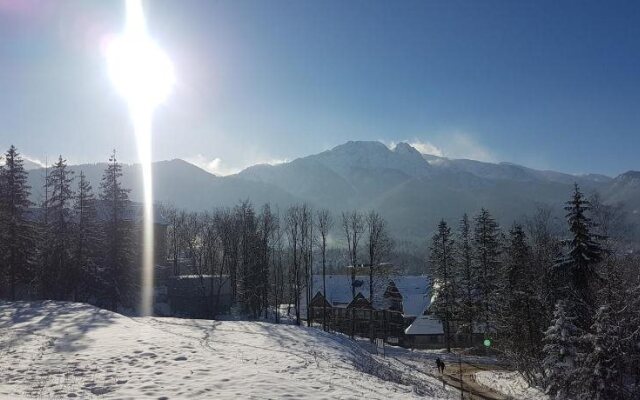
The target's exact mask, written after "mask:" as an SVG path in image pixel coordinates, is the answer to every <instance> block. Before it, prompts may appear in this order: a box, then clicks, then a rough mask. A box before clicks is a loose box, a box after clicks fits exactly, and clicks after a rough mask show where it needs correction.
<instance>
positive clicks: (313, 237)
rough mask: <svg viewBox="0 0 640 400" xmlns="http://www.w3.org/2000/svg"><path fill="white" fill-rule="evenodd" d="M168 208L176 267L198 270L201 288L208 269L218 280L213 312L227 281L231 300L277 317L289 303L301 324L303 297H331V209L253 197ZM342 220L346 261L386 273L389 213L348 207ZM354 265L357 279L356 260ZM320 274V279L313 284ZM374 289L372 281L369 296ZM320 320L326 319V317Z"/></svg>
mask: <svg viewBox="0 0 640 400" xmlns="http://www.w3.org/2000/svg"><path fill="white" fill-rule="evenodd" d="M163 208H164V209H163V214H164V215H165V217H166V218H167V220H168V223H169V225H168V230H167V255H168V259H169V260H170V262H171V263H172V264H173V271H172V273H173V275H176V276H178V275H182V274H189V275H195V276H196V277H200V278H201V280H200V282H201V285H202V288H201V289H202V290H201V293H202V294H203V295H204V294H205V293H206V292H207V291H208V288H205V287H204V285H206V284H207V281H206V280H205V279H204V277H205V276H213V277H216V279H217V280H218V284H217V287H218V292H217V293H215V291H214V293H213V296H212V298H211V304H210V309H211V313H212V316H215V312H216V310H217V309H218V307H217V305H218V302H219V301H220V288H221V287H222V286H223V284H226V283H227V282H228V283H229V285H230V288H231V291H232V293H231V297H232V303H233V304H235V305H236V306H237V307H238V308H239V310H240V311H241V312H242V313H244V314H246V315H250V316H253V317H254V318H257V317H259V316H263V317H264V318H270V317H272V318H273V319H275V320H276V321H278V320H279V318H280V312H279V310H278V309H279V307H281V306H282V305H284V306H285V307H286V310H282V311H283V312H284V311H286V313H287V314H288V315H291V316H292V317H293V318H295V321H296V323H297V324H300V323H301V320H302V319H301V314H300V312H301V311H302V310H303V309H304V308H305V307H307V306H308V303H309V302H308V301H307V302H306V303H301V301H302V300H303V299H308V300H310V299H312V298H313V297H314V295H315V294H316V293H317V292H320V293H323V295H324V296H325V297H326V275H327V251H328V249H329V245H330V240H332V238H331V236H330V235H331V234H332V231H333V230H334V228H335V227H336V224H335V220H334V217H333V215H332V214H331V213H330V212H329V211H328V210H326V209H319V210H315V211H314V210H313V209H312V208H311V207H310V206H309V205H308V204H304V203H303V204H295V205H292V206H290V207H288V208H286V209H285V210H283V211H280V210H279V209H275V210H274V209H273V208H272V207H271V206H270V205H269V204H265V205H263V206H262V207H261V208H259V209H256V208H255V207H254V206H253V205H252V204H251V202H249V201H248V200H245V201H241V202H240V203H239V204H238V205H236V206H235V207H231V208H229V207H226V208H225V207H221V208H216V209H214V210H213V211H208V212H188V211H185V210H178V209H176V208H175V207H172V206H164V207H163ZM340 221H341V226H340V227H341V228H342V230H341V231H342V235H341V236H342V239H344V242H346V243H348V245H347V246H346V249H345V252H346V253H347V256H348V259H349V261H350V262H351V264H352V265H358V266H359V269H361V270H365V271H367V274H368V278H369V280H370V283H373V281H375V280H377V279H379V278H380V274H381V273H382V272H381V270H380V269H378V268H376V266H378V265H380V264H381V263H382V262H383V261H386V258H387V257H388V256H389V254H390V252H391V250H392V247H393V241H392V240H391V238H390V235H389V233H388V228H387V225H386V222H385V220H384V219H383V218H382V217H381V216H380V215H379V214H378V213H377V212H375V211H371V212H369V213H362V212H359V211H351V212H345V213H343V214H342V215H341V219H340ZM332 245H333V246H335V243H333V244H332ZM365 247H366V248H365ZM350 271H351V279H352V283H353V281H355V279H356V268H350ZM386 272H388V271H387V270H385V271H384V273H386ZM316 274H317V275H320V276H321V279H322V283H320V284H319V285H318V284H316V286H315V287H314V279H313V276H314V275H316ZM352 287H354V286H353V285H352ZM370 287H371V288H373V287H375V285H370ZM373 295H374V293H373V289H370V290H369V297H370V298H372V297H373ZM307 323H309V324H310V323H311V321H310V320H308V321H307ZM322 323H323V325H324V326H326V323H327V321H326V320H324V321H322Z"/></svg>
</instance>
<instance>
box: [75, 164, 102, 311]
mask: <svg viewBox="0 0 640 400" xmlns="http://www.w3.org/2000/svg"><path fill="white" fill-rule="evenodd" d="M73 209H74V216H75V221H76V226H75V234H74V236H73V241H74V243H73V272H72V281H73V282H75V284H74V285H73V289H74V290H73V297H74V300H75V301H79V300H81V299H83V300H86V299H87V298H88V296H89V295H95V293H96V292H97V291H98V282H99V280H98V278H99V275H98V263H97V259H96V258H97V257H98V243H99V241H100V231H99V225H98V217H97V210H96V199H95V197H94V195H93V188H92V187H91V183H90V182H89V181H88V180H87V178H86V176H85V175H84V173H83V172H82V171H80V176H79V180H78V190H77V192H76V197H75V203H74V206H73Z"/></svg>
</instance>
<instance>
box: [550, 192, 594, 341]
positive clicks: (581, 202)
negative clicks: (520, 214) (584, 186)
mask: <svg viewBox="0 0 640 400" xmlns="http://www.w3.org/2000/svg"><path fill="white" fill-rule="evenodd" d="M590 208H591V205H590V203H589V202H588V201H587V200H586V199H585V198H584V196H583V194H582V192H580V188H579V187H578V185H577V184H576V185H575V186H574V192H573V195H572V197H571V200H569V201H568V202H567V203H566V205H565V208H564V209H565V210H566V211H567V215H566V218H567V222H568V224H569V231H570V233H571V238H570V239H569V240H566V241H564V242H563V244H565V245H566V246H568V247H569V251H568V252H567V253H566V254H565V255H564V256H563V257H561V258H560V259H559V260H558V262H557V263H556V270H558V271H559V273H560V275H561V279H562V280H563V281H564V282H565V288H566V293H565V296H572V297H574V298H575V299H574V301H575V303H576V306H577V307H578V309H577V310H576V311H577V312H578V315H579V317H580V318H579V320H578V322H577V323H578V324H579V326H580V327H581V328H582V329H583V330H588V329H589V327H590V325H591V320H592V318H591V316H592V314H593V309H594V304H595V295H594V283H595V281H596V280H597V272H596V265H597V264H598V263H599V262H600V261H601V260H602V258H603V255H604V252H603V250H602V248H601V246H600V245H599V243H598V240H600V239H603V238H602V237H600V236H599V235H596V234H594V233H593V232H592V229H593V228H594V227H595V225H594V224H593V223H592V222H591V220H590V219H589V217H588V216H587V212H588V211H589V210H590Z"/></svg>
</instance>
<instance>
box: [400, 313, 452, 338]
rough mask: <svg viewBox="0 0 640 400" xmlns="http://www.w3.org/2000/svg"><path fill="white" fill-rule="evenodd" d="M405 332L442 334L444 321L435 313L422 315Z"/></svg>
mask: <svg viewBox="0 0 640 400" xmlns="http://www.w3.org/2000/svg"><path fill="white" fill-rule="evenodd" d="M404 333H405V334H406V335H442V334H444V331H443V329H442V323H441V322H440V321H439V320H438V319H436V318H435V317H434V316H433V315H421V316H419V317H417V318H416V319H415V321H413V323H412V324H411V325H409V327H408V328H407V329H405V331H404Z"/></svg>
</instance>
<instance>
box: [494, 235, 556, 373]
mask: <svg viewBox="0 0 640 400" xmlns="http://www.w3.org/2000/svg"><path fill="white" fill-rule="evenodd" d="M536 278H537V277H536V274H535V273H534V272H533V265H532V255H531V248H530V247H529V245H528V244H527V238H526V235H525V233H524V230H523V229H522V226H520V225H515V226H514V227H513V228H512V229H511V231H510V232H509V241H508V245H507V246H506V249H505V262H504V269H503V276H502V279H501V287H500V299H501V300H500V302H499V303H498V305H497V307H498V315H497V317H498V318H497V319H498V333H499V337H500V340H499V343H500V347H501V349H502V351H503V353H504V354H505V355H506V356H507V357H508V358H509V359H510V360H511V361H512V362H513V364H514V365H515V366H516V368H517V369H518V370H519V371H520V372H521V373H523V375H524V376H525V378H526V379H527V380H528V381H529V382H532V383H535V382H536V381H537V378H538V377H539V376H540V372H541V368H539V366H538V365H537V364H538V363H537V360H539V359H540V358H541V354H542V339H543V333H544V331H543V326H545V324H546V322H547V321H545V315H544V310H543V307H542V304H541V303H540V301H539V297H538V296H537V293H536V292H535V291H534V290H535V287H536V285H534V284H533V282H535V280H536Z"/></svg>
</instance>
